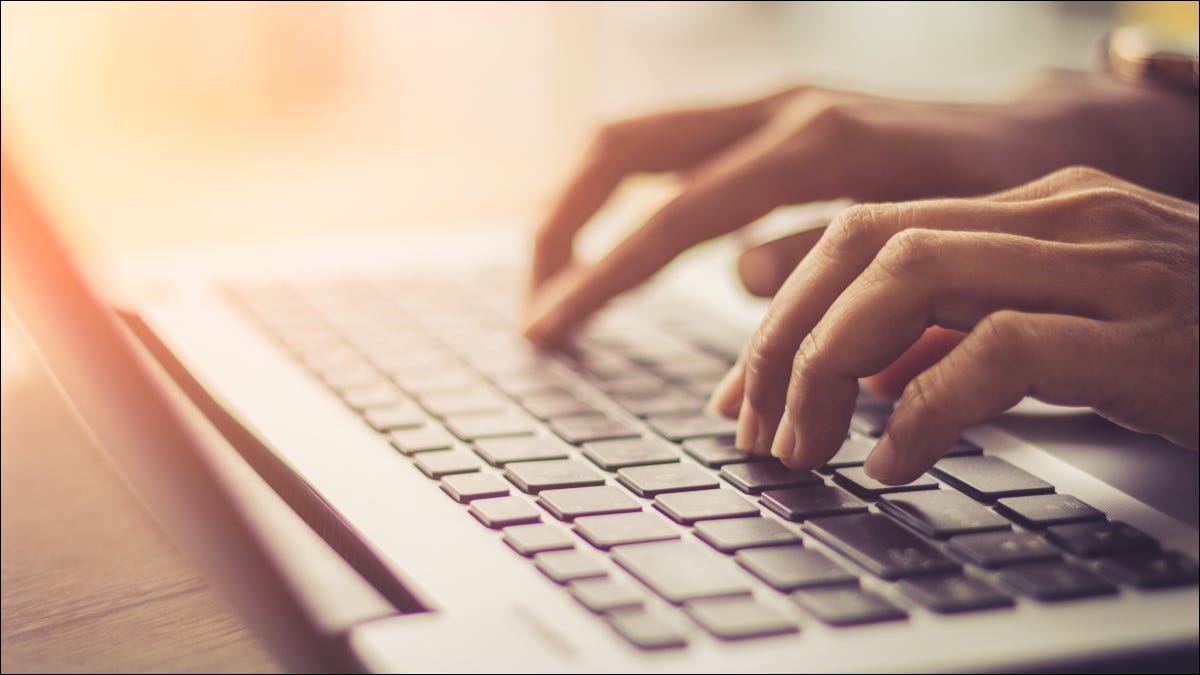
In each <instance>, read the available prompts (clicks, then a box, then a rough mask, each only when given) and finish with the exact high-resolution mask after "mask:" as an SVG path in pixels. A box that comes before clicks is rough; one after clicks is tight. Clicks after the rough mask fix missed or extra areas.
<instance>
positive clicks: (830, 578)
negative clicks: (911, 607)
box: [734, 546, 858, 593]
mask: <svg viewBox="0 0 1200 675" xmlns="http://www.w3.org/2000/svg"><path fill="white" fill-rule="evenodd" d="M734 560H736V561H738V564H739V565H741V566H742V567H745V568H746V569H748V570H750V572H751V573H753V574H754V576H756V577H758V578H759V579H762V580H763V581H765V582H767V583H768V584H770V585H771V587H772V588H774V589H775V590H778V591H783V592H785V593H786V592H790V591H794V590H796V589H798V588H812V587H815V586H835V585H838V584H853V583H857V582H858V577H856V576H854V575H853V574H851V573H850V572H849V571H847V570H846V568H844V567H842V566H841V565H839V564H837V563H836V562H834V561H833V560H831V559H830V558H829V556H827V555H825V554H824V553H821V552H820V551H816V550H813V549H810V548H802V547H800V546H773V547H770V548H749V549H745V550H743V551H738V552H737V554H736V555H735V556H734Z"/></svg>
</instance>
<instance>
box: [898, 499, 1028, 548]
mask: <svg viewBox="0 0 1200 675" xmlns="http://www.w3.org/2000/svg"><path fill="white" fill-rule="evenodd" d="M879 510H880V511H883V512H884V513H886V514H888V515H889V516H892V517H893V518H895V519H896V520H899V521H900V522H901V523H904V524H905V525H908V526H909V527H911V528H913V529H914V530H916V531H917V532H920V533H921V534H923V535H925V536H927V537H936V538H938V539H946V538H948V537H953V536H954V535H956V534H970V533H972V532H991V531H994V530H1009V529H1012V526H1011V525H1009V524H1008V521H1007V520H1005V519H1004V517H1003V516H1001V515H1000V514H998V513H996V512H995V511H993V510H991V509H989V508H988V507H986V506H984V505H982V504H980V503H979V502H977V501H974V500H973V499H971V498H970V497H968V496H966V495H964V494H961V493H958V492H952V491H950V490H926V491H923V492H910V493H903V494H895V495H888V496H886V497H884V498H883V501H881V502H879Z"/></svg>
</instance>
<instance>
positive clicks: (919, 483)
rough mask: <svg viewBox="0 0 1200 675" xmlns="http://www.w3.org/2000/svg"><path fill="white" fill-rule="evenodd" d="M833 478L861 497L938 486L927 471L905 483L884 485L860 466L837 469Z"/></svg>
mask: <svg viewBox="0 0 1200 675" xmlns="http://www.w3.org/2000/svg"><path fill="white" fill-rule="evenodd" d="M833 480H834V481H836V482H837V483H838V485H843V486H845V487H846V489H847V490H850V491H851V492H853V493H854V494H856V495H858V496H859V497H862V498H863V499H878V498H879V497H881V496H883V495H886V494H892V493H895V492H915V491H917V490H934V489H937V486H938V484H937V481H936V480H934V479H933V477H932V476H930V475H929V474H927V473H923V474H921V477H920V478H918V479H916V480H914V481H913V482H911V483H906V484H905V485H886V484H884V483H880V482H879V481H877V480H875V479H874V478H871V477H870V476H868V475H867V472H866V470H865V469H863V468H862V467H861V466H851V467H846V468H845V469H838V470H837V471H835V472H834V473H833Z"/></svg>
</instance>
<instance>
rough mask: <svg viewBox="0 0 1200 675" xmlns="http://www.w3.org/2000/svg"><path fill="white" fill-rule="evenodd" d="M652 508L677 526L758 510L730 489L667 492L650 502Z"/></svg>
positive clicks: (755, 514) (749, 514)
mask: <svg viewBox="0 0 1200 675" xmlns="http://www.w3.org/2000/svg"><path fill="white" fill-rule="evenodd" d="M654 506H655V507H656V508H657V509H658V510H659V511H662V512H663V513H665V514H667V516H668V517H669V518H670V519H671V520H674V521H675V522H677V523H682V524H684V525H691V524H692V523H694V522H696V521H699V520H716V519H719V518H744V517H748V516H757V515H758V507H757V506H755V505H753V504H751V503H750V502H748V501H746V500H745V499H743V498H741V497H740V496H738V495H737V494H735V493H734V492H732V491H731V490H721V489H717V490H697V491H695V492H670V493H667V494H661V495H659V496H658V497H657V498H655V500H654Z"/></svg>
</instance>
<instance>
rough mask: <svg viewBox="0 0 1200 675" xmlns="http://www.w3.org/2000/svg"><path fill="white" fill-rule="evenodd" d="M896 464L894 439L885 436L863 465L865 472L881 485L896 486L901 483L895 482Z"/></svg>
mask: <svg viewBox="0 0 1200 675" xmlns="http://www.w3.org/2000/svg"><path fill="white" fill-rule="evenodd" d="M896 464H897V457H896V447H895V445H893V444H892V439H891V438H890V437H889V436H888V435H887V434H884V435H883V436H882V437H880V439H879V442H878V443H876V444H875V449H874V450H872V451H871V454H870V455H868V456H867V461H866V463H865V464H863V471H864V472H865V473H866V474H867V476H868V477H869V478H872V479H874V480H877V481H879V482H880V483H884V484H886V485H895V484H897V483H898V482H899V481H896V480H895V473H896Z"/></svg>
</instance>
